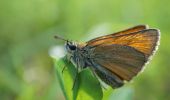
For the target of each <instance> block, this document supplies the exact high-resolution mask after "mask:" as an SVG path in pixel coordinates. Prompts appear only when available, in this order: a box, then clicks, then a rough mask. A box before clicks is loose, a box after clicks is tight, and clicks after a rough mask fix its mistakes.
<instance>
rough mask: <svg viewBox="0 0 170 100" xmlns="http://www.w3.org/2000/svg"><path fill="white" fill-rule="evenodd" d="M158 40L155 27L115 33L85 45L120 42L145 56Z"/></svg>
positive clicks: (94, 45)
mask: <svg viewBox="0 0 170 100" xmlns="http://www.w3.org/2000/svg"><path fill="white" fill-rule="evenodd" d="M158 41H159V31H158V30H156V29H146V30H142V31H139V32H134V33H129V34H125V35H117V34H116V36H114V34H113V35H112V37H108V38H105V39H101V40H97V41H95V42H89V43H88V44H87V46H90V47H97V46H100V45H111V44H120V45H122V46H130V47H133V48H135V49H137V50H138V51H140V52H142V53H144V54H145V55H146V56H149V55H151V54H152V52H153V51H154V50H155V47H156V46H157V43H158Z"/></svg>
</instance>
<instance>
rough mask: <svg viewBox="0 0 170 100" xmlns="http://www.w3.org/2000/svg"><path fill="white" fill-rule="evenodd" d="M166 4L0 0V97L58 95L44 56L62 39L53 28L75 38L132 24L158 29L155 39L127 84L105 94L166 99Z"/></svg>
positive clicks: (54, 98)
mask: <svg viewBox="0 0 170 100" xmlns="http://www.w3.org/2000/svg"><path fill="white" fill-rule="evenodd" d="M169 5H170V1H169V0H0V100H64V96H63V94H62V92H61V90H60V87H59V84H58V81H57V80H56V77H55V71H54V66H53V60H52V58H51V57H50V56H49V52H50V51H51V49H53V48H54V46H55V45H63V42H61V41H57V40H55V39H54V38H53V36H54V34H58V35H60V36H63V37H64V38H67V39H71V40H77V41H81V40H88V39H90V38H93V37H96V36H98V35H102V34H109V33H113V32H115V31H119V30H122V29H124V28H128V27H131V26H135V25H138V24H148V25H149V26H150V27H153V28H158V29H160V30H161V45H160V47H159V50H158V52H157V53H156V55H155V56H154V57H153V60H152V61H151V63H150V64H149V65H147V67H146V69H145V71H144V72H143V73H141V74H140V75H139V76H138V77H137V78H135V79H134V81H133V82H131V83H128V84H129V86H130V90H127V88H125V90H124V89H123V88H122V90H121V91H122V92H119V93H114V94H113V95H112V96H111V97H110V98H111V100H113V99H115V100H116V98H118V99H119V100H120V98H119V97H123V96H124V95H126V94H129V95H132V98H131V99H132V100H170V95H169V93H170V61H169V57H170V38H169V37H170V7H169ZM89 37H90V38H89ZM127 87H128V85H127ZM128 89H129V88H128ZM129 91H130V93H129ZM126 92H127V93H126ZM115 95H116V96H115ZM124 99H125V100H126V99H127V98H124Z"/></svg>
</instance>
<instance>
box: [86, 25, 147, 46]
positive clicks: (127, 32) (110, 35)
mask: <svg viewBox="0 0 170 100" xmlns="http://www.w3.org/2000/svg"><path fill="white" fill-rule="evenodd" d="M144 29H148V26H147V25H137V26H135V27H132V28H129V29H126V30H123V31H120V32H116V33H113V34H109V35H105V36H101V37H97V38H94V39H92V40H90V41H88V44H93V43H95V42H96V41H100V40H102V39H105V38H109V37H113V36H119V35H125V34H129V33H134V32H138V31H141V30H144Z"/></svg>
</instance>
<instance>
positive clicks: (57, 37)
mask: <svg viewBox="0 0 170 100" xmlns="http://www.w3.org/2000/svg"><path fill="white" fill-rule="evenodd" d="M54 38H55V39H60V40H63V41H68V40H66V39H64V38H62V37H60V36H57V35H55V36H54Z"/></svg>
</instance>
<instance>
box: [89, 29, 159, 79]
mask: <svg viewBox="0 0 170 100" xmlns="http://www.w3.org/2000/svg"><path fill="white" fill-rule="evenodd" d="M104 37H105V36H104ZM158 41H159V31H158V30H156V29H146V30H141V31H138V32H134V33H129V34H128V33H127V34H120V35H119V34H118V33H117V34H116V35H114V34H112V36H110V35H108V37H105V38H104V39H101V38H98V39H97V40H96V41H93V42H92V41H91V42H88V44H87V46H88V47H90V48H93V55H92V58H93V59H94V60H93V61H94V62H95V63H97V64H99V65H100V66H102V67H104V68H106V69H107V70H109V71H111V72H112V73H113V74H116V75H117V76H119V77H120V78H121V79H123V80H128V81H129V80H131V78H132V77H133V76H135V75H136V74H137V73H138V72H139V71H140V70H141V69H142V67H143V66H144V64H145V63H146V61H148V57H149V56H150V55H152V53H153V51H154V50H155V48H156V47H157V44H158Z"/></svg>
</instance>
